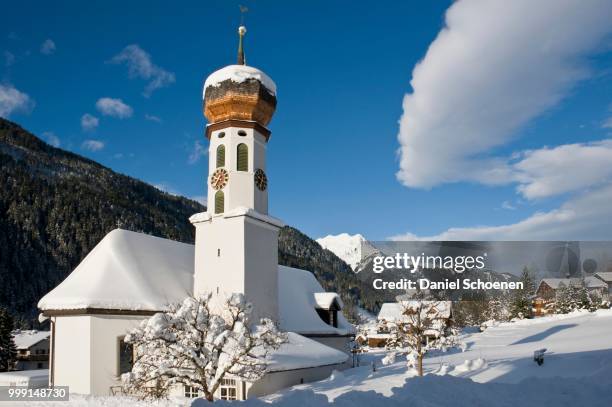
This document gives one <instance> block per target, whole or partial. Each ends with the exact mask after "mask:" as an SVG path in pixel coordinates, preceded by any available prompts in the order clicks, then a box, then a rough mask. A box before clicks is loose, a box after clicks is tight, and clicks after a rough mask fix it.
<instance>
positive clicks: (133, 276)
mask: <svg viewBox="0 0 612 407" xmlns="http://www.w3.org/2000/svg"><path fill="white" fill-rule="evenodd" d="M238 32H239V38H240V43H239V50H238V63H237V64H236V65H230V66H227V67H225V68H222V69H220V70H218V71H216V72H214V73H213V74H212V75H210V76H209V77H208V78H207V79H206V81H205V83H204V89H203V107H204V115H205V117H206V118H207V119H208V125H207V127H206V137H207V138H208V140H209V142H210V146H209V176H208V182H207V183H208V195H207V196H208V197H209V206H208V210H207V211H206V212H203V213H198V214H195V215H193V216H192V217H191V218H190V221H191V223H192V224H193V225H194V227H195V231H196V234H195V236H196V238H195V245H189V244H183V243H178V242H175V241H171V240H167V239H161V238H158V237H153V236H149V235H146V234H141V233H135V232H129V231H125V230H121V229H116V230H114V231H112V232H110V233H109V234H108V235H106V236H105V237H104V238H103V239H102V240H101V241H100V243H99V244H98V245H97V246H96V247H95V248H94V249H93V250H92V251H91V252H90V253H89V254H88V255H87V256H86V257H85V259H83V261H82V262H81V263H80V264H79V265H78V266H77V267H76V268H75V270H74V271H73V272H72V273H71V274H70V275H69V276H68V277H67V278H66V279H65V280H64V281H63V282H62V283H61V284H60V285H58V286H57V287H56V288H54V289H53V290H52V291H51V292H49V293H48V294H47V295H45V296H44V297H43V298H42V299H41V300H40V302H39V304H38V306H39V308H40V309H41V310H42V312H43V315H44V316H46V317H48V318H50V320H51V331H52V334H51V358H50V372H49V381H50V385H52V386H70V391H71V392H75V393H83V394H92V395H108V394H109V393H112V391H113V389H114V388H116V387H117V386H118V385H119V384H120V382H119V377H120V376H121V374H123V373H125V372H128V371H130V370H131V367H132V361H133V356H134V355H133V350H132V349H131V347H130V345H129V344H127V343H125V342H124V340H123V339H124V337H125V335H126V333H128V332H129V331H130V329H132V328H134V327H136V326H137V325H138V324H139V323H140V322H141V321H142V320H143V319H145V318H148V317H150V316H151V315H154V314H155V313H157V312H160V311H165V310H167V309H168V307H169V305H170V304H173V303H178V302H181V301H183V300H184V299H185V298H186V297H187V296H190V295H195V296H198V295H200V294H203V293H206V292H218V293H227V294H229V293H242V294H244V295H245V297H246V298H247V300H248V301H250V302H251V303H252V304H253V309H254V313H255V314H256V316H262V317H263V316H265V317H270V318H272V319H273V320H277V321H278V323H279V326H280V328H281V330H283V331H286V332H288V338H289V341H288V342H287V343H285V344H284V345H282V346H281V348H280V349H278V350H277V351H275V353H274V354H273V355H272V357H271V360H270V363H269V365H268V370H267V373H266V375H265V376H264V377H263V378H262V379H260V380H258V381H257V382H254V383H247V382H241V381H240V380H227V381H226V384H225V385H224V386H223V387H222V388H221V390H222V391H221V392H220V394H219V395H218V397H219V398H228V399H245V398H247V397H252V396H260V395H263V394H268V393H271V392H274V391H276V390H279V389H281V388H284V387H287V386H291V385H294V384H299V383H303V382H308V381H313V380H320V379H323V378H325V377H327V376H329V374H330V373H331V372H332V370H333V369H341V368H344V367H347V366H348V363H349V362H348V361H349V357H348V351H349V349H348V342H349V341H350V339H351V337H352V335H353V327H352V326H351V325H350V324H349V323H348V322H347V321H346V320H345V318H344V317H343V315H342V312H339V311H341V308H342V302H341V300H340V298H339V297H338V295H337V294H335V293H324V291H323V288H322V287H321V285H320V284H319V283H318V282H317V280H316V279H315V278H314V276H313V274H312V273H311V272H309V271H306V270H299V269H294V268H290V267H284V266H279V265H278V253H277V252H278V232H279V229H280V228H281V227H282V226H283V224H282V222H281V221H280V220H278V219H276V218H274V217H272V216H270V215H269V214H268V185H269V183H268V177H267V175H266V147H267V144H268V142H269V141H270V130H268V128H267V127H266V126H267V125H268V123H269V122H270V120H271V119H272V115H273V114H274V111H275V108H276V101H277V99H276V85H275V84H274V82H273V81H272V80H271V79H270V78H269V77H268V76H267V75H266V74H265V73H263V72H262V71H260V70H258V69H256V68H253V67H250V66H247V65H246V64H245V59H244V52H243V48H242V41H243V36H244V34H245V32H246V29H245V28H244V27H242V26H241V27H240V28H239V30H238ZM173 393H174V394H176V393H181V394H185V395H190V396H194V394H193V393H192V391H191V390H190V389H189V388H184V389H183V388H176V389H173Z"/></svg>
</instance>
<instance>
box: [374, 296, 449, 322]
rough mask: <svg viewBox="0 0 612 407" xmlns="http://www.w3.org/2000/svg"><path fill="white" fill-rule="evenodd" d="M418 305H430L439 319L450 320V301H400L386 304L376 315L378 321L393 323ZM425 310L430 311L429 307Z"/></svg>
mask: <svg viewBox="0 0 612 407" xmlns="http://www.w3.org/2000/svg"><path fill="white" fill-rule="evenodd" d="M419 303H423V304H432V305H433V306H434V307H435V309H436V311H437V314H438V317H439V318H450V316H451V306H452V303H451V301H416V300H408V301H400V302H386V303H384V304H383V305H382V307H380V312H379V313H378V320H385V321H388V322H395V321H398V320H401V319H403V318H404V316H403V314H404V312H405V311H406V310H409V309H416V308H418V307H419ZM427 309H430V308H429V307H428V308H427Z"/></svg>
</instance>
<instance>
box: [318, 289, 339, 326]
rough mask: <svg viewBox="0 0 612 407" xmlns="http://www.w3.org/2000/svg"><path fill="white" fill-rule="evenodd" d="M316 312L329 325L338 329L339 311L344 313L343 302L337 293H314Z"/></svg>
mask: <svg viewBox="0 0 612 407" xmlns="http://www.w3.org/2000/svg"><path fill="white" fill-rule="evenodd" d="M314 297H315V303H316V305H315V311H317V314H318V315H319V318H321V320H323V322H325V323H326V324H327V325H330V326H333V327H334V328H338V311H342V306H343V304H342V300H341V299H340V296H338V294H336V293H314Z"/></svg>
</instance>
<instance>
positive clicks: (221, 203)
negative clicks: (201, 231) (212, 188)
mask: <svg viewBox="0 0 612 407" xmlns="http://www.w3.org/2000/svg"><path fill="white" fill-rule="evenodd" d="M224 209H225V196H224V195H223V191H217V193H216V194H215V213H223V210H224Z"/></svg>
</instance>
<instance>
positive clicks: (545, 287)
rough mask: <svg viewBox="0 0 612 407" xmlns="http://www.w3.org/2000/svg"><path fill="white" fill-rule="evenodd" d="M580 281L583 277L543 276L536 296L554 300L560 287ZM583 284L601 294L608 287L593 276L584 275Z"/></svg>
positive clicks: (574, 284) (575, 285) (590, 290)
mask: <svg viewBox="0 0 612 407" xmlns="http://www.w3.org/2000/svg"><path fill="white" fill-rule="evenodd" d="M610 274H612V273H610ZM582 281H583V279H581V278H543V279H542V281H540V284H539V285H538V289H537V290H536V298H541V299H543V300H545V301H550V300H554V299H555V298H556V297H557V294H558V292H559V289H560V288H563V287H569V286H574V287H578V286H580V285H581V284H582ZM584 284H585V285H586V288H587V290H588V291H589V293H598V294H600V295H603V294H604V293H605V291H606V290H607V289H608V286H607V284H606V283H605V282H603V281H602V280H601V279H599V278H596V277H593V276H588V277H585V278H584Z"/></svg>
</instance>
